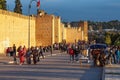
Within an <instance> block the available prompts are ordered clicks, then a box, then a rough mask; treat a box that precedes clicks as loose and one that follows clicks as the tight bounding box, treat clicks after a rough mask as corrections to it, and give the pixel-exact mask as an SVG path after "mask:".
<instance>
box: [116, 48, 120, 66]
mask: <svg viewBox="0 0 120 80" xmlns="http://www.w3.org/2000/svg"><path fill="white" fill-rule="evenodd" d="M116 59H117V60H116V61H117V64H120V47H118V48H117V50H116Z"/></svg>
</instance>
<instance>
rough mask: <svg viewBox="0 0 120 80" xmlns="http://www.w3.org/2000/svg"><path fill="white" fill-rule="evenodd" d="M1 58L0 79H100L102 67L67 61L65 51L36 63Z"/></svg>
mask: <svg viewBox="0 0 120 80" xmlns="http://www.w3.org/2000/svg"><path fill="white" fill-rule="evenodd" d="M3 60H4V59H1V61H2V62H0V80H101V76H102V75H101V73H102V68H95V67H92V66H91V65H89V64H83V66H80V63H78V62H74V63H70V62H69V56H68V54H66V53H61V54H58V53H56V54H53V55H52V56H50V55H49V56H46V58H45V59H41V61H40V62H39V63H37V64H36V65H33V64H31V65H27V64H24V65H14V64H6V63H5V62H3Z"/></svg>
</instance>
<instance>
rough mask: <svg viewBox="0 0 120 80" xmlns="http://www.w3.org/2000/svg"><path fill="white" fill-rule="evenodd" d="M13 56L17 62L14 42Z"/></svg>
mask: <svg viewBox="0 0 120 80" xmlns="http://www.w3.org/2000/svg"><path fill="white" fill-rule="evenodd" d="M13 58H14V63H15V64H17V59H16V45H15V44H13Z"/></svg>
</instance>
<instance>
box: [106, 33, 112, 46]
mask: <svg viewBox="0 0 120 80" xmlns="http://www.w3.org/2000/svg"><path fill="white" fill-rule="evenodd" d="M105 43H106V44H108V45H111V37H110V34H107V35H106V37H105Z"/></svg>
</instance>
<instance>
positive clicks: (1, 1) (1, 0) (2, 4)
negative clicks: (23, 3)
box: [0, 0, 7, 10]
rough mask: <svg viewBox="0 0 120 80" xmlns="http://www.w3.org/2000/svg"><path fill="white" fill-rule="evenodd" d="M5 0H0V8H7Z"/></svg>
mask: <svg viewBox="0 0 120 80" xmlns="http://www.w3.org/2000/svg"><path fill="white" fill-rule="evenodd" d="M6 6H7V5H6V0H0V9H3V10H7V7H6Z"/></svg>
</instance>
